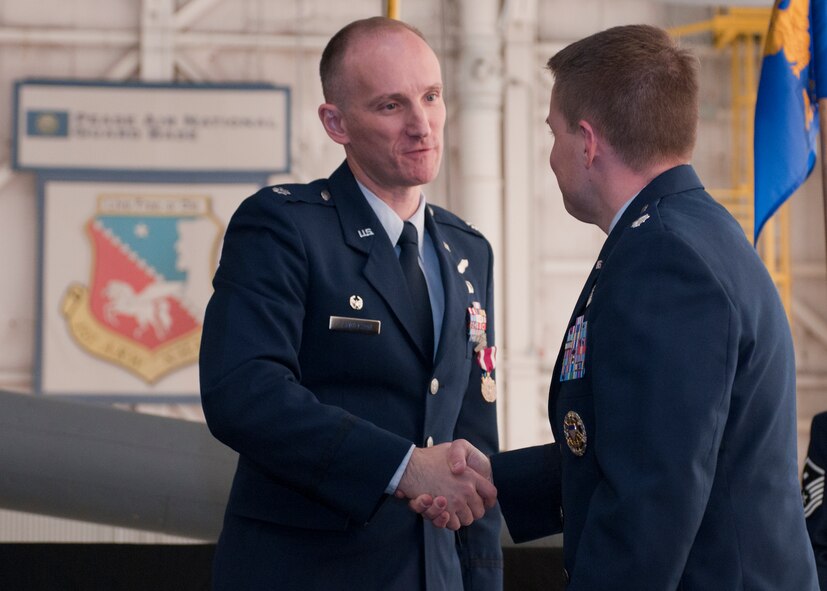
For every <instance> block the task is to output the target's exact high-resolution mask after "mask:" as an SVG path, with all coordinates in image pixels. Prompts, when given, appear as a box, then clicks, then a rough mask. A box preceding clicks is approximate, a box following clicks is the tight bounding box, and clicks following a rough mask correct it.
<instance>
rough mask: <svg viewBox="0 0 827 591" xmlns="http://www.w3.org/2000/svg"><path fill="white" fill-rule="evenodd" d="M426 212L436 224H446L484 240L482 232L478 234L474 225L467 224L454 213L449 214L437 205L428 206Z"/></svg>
mask: <svg viewBox="0 0 827 591" xmlns="http://www.w3.org/2000/svg"><path fill="white" fill-rule="evenodd" d="M428 211H429V212H430V213H431V216H432V217H433V218H434V221H435V222H436V223H438V224H447V225H449V226H453V227H454V228H458V229H460V230H464V231H466V232H468V233H470V234H474V235H476V236H479V237H480V238H484V236H483V235H482V232H480V231H479V230H478V229H477V227H476V226H475V225H474V224H469V223H468V222H466V221H465V220H463V219H462V218H461V217H459V216H458V215H456V214H454V213H451V212H450V211H448V210H447V209H444V208H442V207H439V206H437V205H428Z"/></svg>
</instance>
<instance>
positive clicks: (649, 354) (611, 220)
mask: <svg viewBox="0 0 827 591" xmlns="http://www.w3.org/2000/svg"><path fill="white" fill-rule="evenodd" d="M548 67H549V69H550V70H551V72H552V74H553V75H554V87H553V90H552V93H551V101H550V106H549V115H548V118H547V120H546V121H547V123H548V126H549V127H550V128H551V131H552V134H553V135H554V147H553V148H552V150H551V156H550V164H551V169H552V170H553V171H554V174H555V176H556V177H557V182H558V184H559V186H560V190H561V192H562V195H563V202H564V204H565V206H566V210H567V211H568V212H569V213H570V214H571V215H572V216H574V217H575V218H577V219H578V220H581V221H583V222H586V223H590V224H595V225H597V226H598V227H600V228H601V229H602V230H603V231H604V232H606V234H607V235H608V237H607V239H606V242H605V244H604V245H603V248H602V249H601V251H600V254H599V256H598V258H597V261H596V262H595V264H594V267H593V269H592V272H591V274H590V276H589V278H588V279H587V281H586V284H585V286H584V287H583V290H582V292H581V294H580V297H579V298H578V300H577V303H576V305H575V308H574V310H573V312H572V315H571V320H570V321H569V324H568V328H567V329H566V333H565V335H564V338H563V342H562V345H561V348H560V353H559V355H558V358H557V363H556V366H555V368H554V374H553V375H552V383H551V391H550V395H549V417H550V421H551V427H552V429H553V432H554V438H555V441H556V442H557V443H554V444H549V445H543V446H538V447H533V448H526V449H522V450H515V451H512V452H505V453H503V454H499V455H494V456H493V457H492V458H491V468H492V469H493V478H494V484H495V485H496V486H497V489H498V498H499V501H500V506H501V508H502V511H503V513H504V514H505V517H506V522H507V523H508V528H509V531H510V532H511V534H512V536H513V537H514V539H515V540H517V541H524V540H527V539H531V538H533V537H537V536H541V535H545V534H549V533H553V532H554V531H560V530H562V531H563V534H564V535H563V544H564V561H565V568H566V576H567V578H568V579H569V584H568V587H567V591H585V590H589V591H610V590H611V591H625V590H628V591H646V590H651V591H670V590H671V591H674V590H679V591H712V590H714V591H726V590H732V591H736V590H737V591H759V590H760V591H781V590H784V591H816V589H817V583H816V578H815V569H814V564H813V552H812V550H811V549H810V547H809V544H808V540H807V532H806V530H805V525H804V514H803V510H802V504H801V497H800V495H799V490H798V470H797V467H796V457H797V454H796V441H797V437H796V411H795V363H794V359H793V344H792V339H791V337H790V331H789V327H788V325H787V319H786V316H785V314H784V309H783V307H782V305H781V302H780V300H779V298H778V294H777V292H776V289H775V286H774V285H773V283H772V280H771V279H770V277H769V275H768V273H767V272H766V269H765V268H764V266H763V264H762V263H761V260H760V259H759V258H758V256H757V255H756V253H755V250H754V249H753V247H752V246H751V245H750V243H749V242H748V241H747V239H746V237H745V236H744V232H743V230H742V229H741V227H740V225H739V224H738V223H737V222H736V221H735V220H734V219H733V218H732V216H731V215H729V213H727V211H726V210H725V209H724V208H723V207H721V206H720V205H718V204H717V203H716V202H715V201H714V200H713V199H712V198H711V197H710V196H709V195H708V194H707V193H706V192H705V191H704V188H703V185H702V184H701V181H700V180H699V179H698V177H697V175H696V174H695V171H694V170H693V169H692V167H691V166H690V165H689V164H688V163H689V161H690V159H691V155H692V150H693V147H694V144H695V134H696V128H697V119H698V81H697V60H696V59H695V58H694V57H693V56H692V55H691V54H689V53H688V52H686V51H684V50H682V49H680V48H678V47H676V46H675V44H674V43H673V42H672V40H671V39H670V38H669V36H668V35H667V34H666V32H664V31H662V30H660V29H657V28H655V27H650V26H642V25H641V26H625V27H616V28H612V29H608V30H606V31H603V32H601V33H597V34H595V35H592V36H591V37H587V38H585V39H583V40H581V41H578V42H576V43H573V44H572V45H569V46H568V47H566V48H565V49H563V50H562V51H560V52H559V53H557V54H556V55H555V56H554V57H552V58H551V59H550V60H549V62H548ZM466 447H467V446H466V445H465V444H464V443H462V442H460V443H457V444H456V445H455V448H454V449H453V450H452V454H454V455H455V456H456V457H455V458H452V460H456V459H457V458H459V459H463V458H466V457H467V460H468V461H467V463H468V465H469V466H471V467H475V466H476V468H477V469H478V470H479V471H482V472H486V471H487V467H486V465H485V459H484V458H481V456H480V455H479V454H478V453H470V452H469V451H468V450H467V449H466ZM434 506H436V505H434ZM421 508H422V507H421V506H420V509H421ZM429 511H430V509H429Z"/></svg>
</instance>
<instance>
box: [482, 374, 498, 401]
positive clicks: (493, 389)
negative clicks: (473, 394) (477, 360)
mask: <svg viewBox="0 0 827 591" xmlns="http://www.w3.org/2000/svg"><path fill="white" fill-rule="evenodd" d="M480 390H482V397H483V398H485V401H486V402H494V401H495V400H497V383H496V382H495V381H494V378H492V377H491V374H489V373H488V372H485V373H483V374H482V384H481V385H480Z"/></svg>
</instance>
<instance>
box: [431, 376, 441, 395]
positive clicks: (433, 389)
mask: <svg viewBox="0 0 827 591" xmlns="http://www.w3.org/2000/svg"><path fill="white" fill-rule="evenodd" d="M437 392H439V380H438V379H436V378H434V379H432V380H431V394H436V393H437Z"/></svg>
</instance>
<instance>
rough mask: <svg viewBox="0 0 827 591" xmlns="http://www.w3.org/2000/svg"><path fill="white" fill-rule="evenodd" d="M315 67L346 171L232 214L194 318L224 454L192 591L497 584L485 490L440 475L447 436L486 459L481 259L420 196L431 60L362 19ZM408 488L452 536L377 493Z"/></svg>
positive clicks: (495, 532)
mask: <svg viewBox="0 0 827 591" xmlns="http://www.w3.org/2000/svg"><path fill="white" fill-rule="evenodd" d="M320 70H321V77H322V86H323V90H324V95H325V101H326V102H325V103H324V104H323V105H321V107H319V117H320V118H321V121H322V123H323V125H324V128H325V131H326V132H327V134H328V135H329V136H330V138H332V139H333V141H335V142H337V143H339V144H341V145H342V146H344V150H345V155H346V160H345V162H344V163H343V164H342V165H341V166H340V167H339V168H338V170H336V171H335V172H334V173H333V174H332V175H331V177H330V178H329V179H321V180H317V181H314V182H312V183H310V184H301V185H299V184H291V185H281V186H276V187H267V188H264V189H262V190H261V191H259V192H258V193H257V194H255V195H254V196H252V197H250V198H249V199H247V200H246V201H245V202H244V203H243V204H242V205H241V206H240V207H239V209H238V211H237V212H236V213H235V215H234V216H233V219H232V221H231V222H230V225H229V227H228V229H227V234H226V238H225V240H224V248H223V252H222V256H221V264H220V266H219V269H218V271H217V273H216V276H215V280H214V287H215V293H214V295H213V297H212V299H211V301H210V304H209V306H208V308H207V314H206V319H205V322H204V333H203V339H202V350H201V360H200V363H201V391H202V402H203V407H204V414H205V416H206V418H207V423H208V425H209V428H210V430H211V431H212V432H213V433H214V434H215V436H216V437H217V438H218V439H220V440H221V441H223V442H224V443H226V444H227V445H229V446H230V447H232V448H233V449H235V450H236V451H238V452H239V461H238V468H237V471H236V475H235V479H234V481H233V487H232V492H231V494H230V499H229V502H228V505H227V511H226V516H225V522H224V528H223V531H222V533H221V537H220V539H219V541H218V545H217V549H216V555H215V560H214V577H213V581H214V587H215V588H216V589H227V590H241V589H252V590H256V591H258V590H263V589H272V590H275V589H279V590H282V589H296V590H301V591H307V590H316V589H324V590H329V589H359V590H365V591H368V590H376V591H379V590H389V589H393V590H396V591H398V590H402V591H405V590H411V591H422V590H424V589H428V591H434V590H445V591H456V590H457V589H463V588H465V589H475V590H476V589H479V590H489V589H492V590H496V589H500V588H501V587H502V553H501V550H500V543H499V530H500V515H499V512H498V511H497V510H496V509H494V510H491V511H489V512H488V514H487V515H485V517H483V513H484V512H485V509H486V508H489V509H490V508H492V507H493V506H494V504H495V497H496V490H495V489H494V487H493V485H492V484H491V483H490V482H489V481H488V480H487V479H486V478H483V477H481V476H480V475H478V474H476V473H473V472H471V471H469V472H467V473H463V474H461V475H452V474H451V472H450V471H449V469H448V464H447V459H446V457H447V455H446V454H447V450H448V447H449V444H448V443H447V442H449V441H451V440H453V439H456V438H465V439H467V440H468V441H470V442H471V443H472V444H473V445H475V446H477V447H478V448H479V449H480V450H482V451H484V452H485V453H488V454H490V453H494V452H495V451H496V450H497V445H498V444H497V422H496V408H495V404H494V397H493V392H494V388H493V379H494V377H493V369H494V368H493V365H492V364H491V362H490V361H491V359H493V357H494V356H493V354H492V353H493V350H492V347H493V346H494V333H493V309H492V307H493V301H492V293H493V285H492V271H491V269H492V255H491V249H490V247H489V244H488V242H487V241H486V240H485V239H484V238H483V237H482V236H481V235H480V234H479V232H477V231H476V230H474V229H473V228H471V227H469V226H468V224H466V223H465V222H463V221H462V220H460V219H458V218H457V217H456V216H454V215H452V214H450V213H448V212H447V211H445V210H444V209H441V208H439V207H436V206H432V205H428V204H426V202H425V199H424V196H423V194H422V190H421V186H422V185H424V184H425V183H428V182H430V181H432V180H433V179H434V177H435V176H436V174H437V172H438V170H439V164H440V159H441V155H442V130H443V125H444V122H445V104H444V102H443V96H442V77H441V73H440V67H439V62H438V61H437V58H436V56H435V54H434V52H433V51H432V50H431V48H430V47H429V46H428V44H427V43H426V42H425V40H424V39H423V38H422V37H421V35H420V34H419V33H418V32H417V31H416V30H415V29H413V28H412V27H409V26H407V25H405V24H403V23H400V22H398V21H393V20H389V19H384V18H373V19H366V20H362V21H357V22H354V23H351V24H350V25H348V26H346V27H345V28H344V29H342V30H341V31H339V32H338V33H337V34H336V35H335V36H334V37H333V38H332V39H331V40H330V42H329V44H328V46H327V48H326V49H325V51H324V54H323V57H322V61H321V68H320ZM440 444H441V445H440ZM423 492H433V493H437V494H440V495H444V496H446V497H447V498H448V503H447V509H448V511H449V512H450V514H451V523H450V525H451V527H452V529H458V531H457V532H456V533H454V532H453V531H448V530H438V529H435V528H431V527H430V526H429V527H428V528H427V529H425V528H423V524H422V520H421V519H419V517H418V516H417V515H415V514H413V513H411V512H410V511H409V510H408V508H407V506H406V503H405V502H404V501H403V500H400V499H399V498H396V497H395V496H394V495H395V494H396V495H398V496H400V497H405V496H407V497H413V496H416V495H418V494H421V493H423ZM475 519H478V521H476V522H475V523H473V525H470V526H469V527H460V526H461V525H469V524H471V522H472V521H474V520H475Z"/></svg>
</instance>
